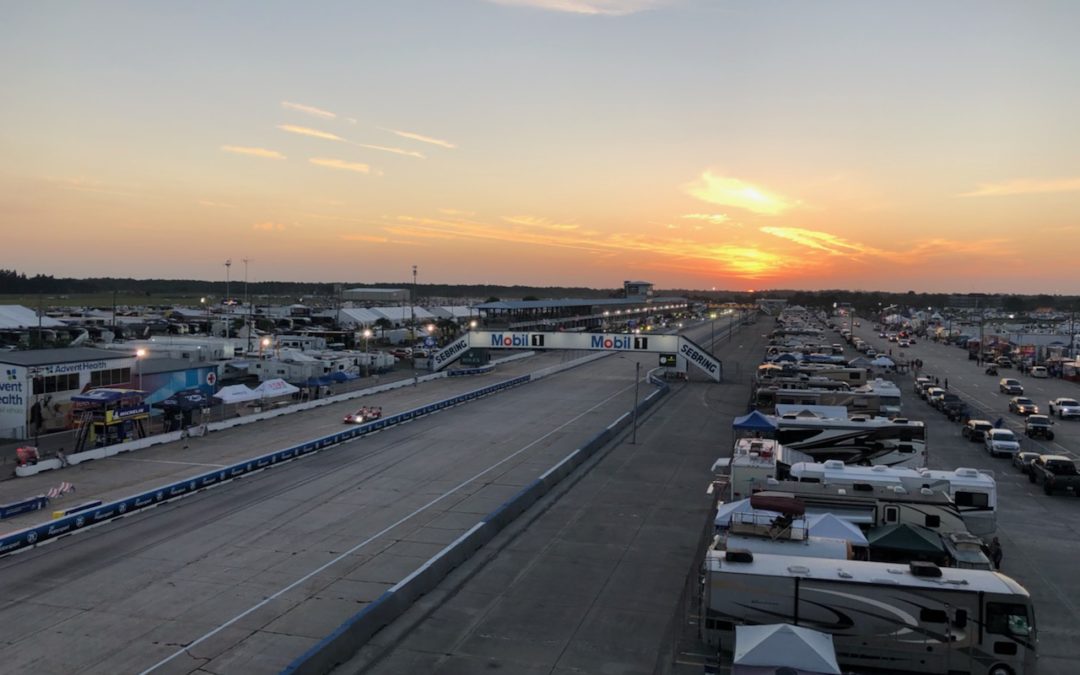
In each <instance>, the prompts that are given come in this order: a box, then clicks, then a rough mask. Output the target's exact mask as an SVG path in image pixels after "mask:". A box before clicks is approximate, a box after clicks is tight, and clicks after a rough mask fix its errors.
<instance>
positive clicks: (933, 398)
mask: <svg viewBox="0 0 1080 675" xmlns="http://www.w3.org/2000/svg"><path fill="white" fill-rule="evenodd" d="M946 393H947V392H946V391H945V390H944V389H942V388H941V387H930V388H929V389H927V390H926V402H927V403H929V404H930V405H932V406H933V407H935V408H937V407H938V406H937V402H938V400H939V399H940V398H941V397H942V396H944V395H945V394H946Z"/></svg>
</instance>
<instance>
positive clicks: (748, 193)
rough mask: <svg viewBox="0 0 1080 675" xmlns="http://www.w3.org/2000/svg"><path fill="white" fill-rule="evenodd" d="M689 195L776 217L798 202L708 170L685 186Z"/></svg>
mask: <svg viewBox="0 0 1080 675" xmlns="http://www.w3.org/2000/svg"><path fill="white" fill-rule="evenodd" d="M683 189H684V190H685V192H686V193H687V194H689V195H690V196H692V197H696V198H697V199H700V200H701V201H703V202H708V203H710V204H718V205H720V206H731V207H734V208H737V209H743V210H745V211H750V212H752V213H758V214H762V215H767V216H776V215H780V214H781V213H784V212H785V211H789V210H791V209H793V208H795V207H796V206H797V205H798V202H796V201H792V200H790V199H788V198H786V197H783V196H781V195H778V194H775V193H771V192H768V191H766V190H765V189H763V188H760V187H757V186H755V185H752V184H750V183H747V182H746V181H743V180H739V179H738V178H730V177H727V176H718V175H716V174H714V173H712V172H711V171H705V172H704V173H703V174H701V176H700V177H699V178H698V179H697V180H696V181H693V182H692V183H689V184H687V185H686V186H684V188H683Z"/></svg>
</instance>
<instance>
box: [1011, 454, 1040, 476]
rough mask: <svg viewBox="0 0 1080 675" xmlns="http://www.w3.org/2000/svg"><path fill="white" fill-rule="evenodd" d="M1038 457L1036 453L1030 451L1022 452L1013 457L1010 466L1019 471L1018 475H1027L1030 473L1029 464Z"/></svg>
mask: <svg viewBox="0 0 1080 675" xmlns="http://www.w3.org/2000/svg"><path fill="white" fill-rule="evenodd" d="M1038 456H1039V453H1037V452H1031V451H1030V450H1024V451H1023V452H1018V453H1016V454H1015V455H1013V458H1012V465H1013V466H1015V467H1016V468H1017V469H1019V470H1020V473H1028V472H1030V471H1031V463H1032V462H1033V461H1035V458H1036V457H1038Z"/></svg>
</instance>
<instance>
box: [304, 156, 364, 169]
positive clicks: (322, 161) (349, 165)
mask: <svg viewBox="0 0 1080 675" xmlns="http://www.w3.org/2000/svg"><path fill="white" fill-rule="evenodd" d="M308 161H309V162H311V163H312V164H315V165H317V166H325V167H327V168H329V169H341V170H342V171H354V172H356V173H371V167H370V166H368V165H367V164H361V163H360V162H346V161H345V160H343V159H331V158H328V157H312V158H311V159H309V160H308Z"/></svg>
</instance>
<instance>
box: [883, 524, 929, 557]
mask: <svg viewBox="0 0 1080 675" xmlns="http://www.w3.org/2000/svg"><path fill="white" fill-rule="evenodd" d="M866 539H867V541H868V542H869V544H870V548H871V550H885V551H891V552H896V553H904V554H908V555H941V554H942V553H944V552H945V546H944V545H943V544H942V543H941V536H940V535H939V534H938V533H937V532H934V531H933V530H928V529H926V528H925V527H919V526H918V525H909V524H907V523H900V524H898V525H882V526H881V527H875V528H872V529H870V530H869V532H867V536H866Z"/></svg>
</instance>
